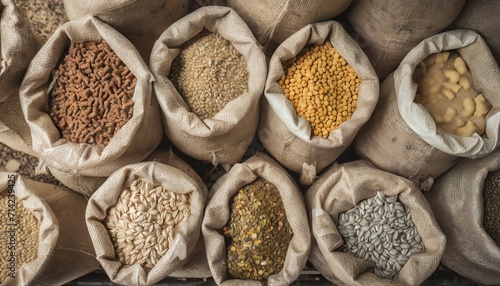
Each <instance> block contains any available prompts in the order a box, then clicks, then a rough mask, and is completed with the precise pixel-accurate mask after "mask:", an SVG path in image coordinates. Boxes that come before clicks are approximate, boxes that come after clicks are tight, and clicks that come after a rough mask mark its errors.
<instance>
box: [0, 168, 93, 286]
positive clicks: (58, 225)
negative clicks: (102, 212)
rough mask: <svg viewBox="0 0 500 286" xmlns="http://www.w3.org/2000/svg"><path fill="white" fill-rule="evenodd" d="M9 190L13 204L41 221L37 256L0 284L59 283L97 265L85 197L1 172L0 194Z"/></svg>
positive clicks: (83, 273) (65, 281)
mask: <svg viewBox="0 0 500 286" xmlns="http://www.w3.org/2000/svg"><path fill="white" fill-rule="evenodd" d="M11 190H13V194H14V195H15V196H16V204H21V203H22V204H23V205H24V207H25V208H27V209H28V210H29V211H31V213H32V214H33V215H34V216H35V217H36V219H37V220H38V221H39V222H40V231H39V235H38V236H39V240H38V250H37V258H35V259H34V260H32V261H31V262H28V263H26V264H24V265H23V266H22V267H21V268H20V269H18V270H16V273H15V278H12V277H8V278H7V279H6V280H5V281H3V283H2V282H1V281H0V285H2V286H6V285H62V284H64V283H68V282H70V281H72V280H74V279H77V278H78V277H81V276H83V275H85V274H88V273H90V272H92V271H94V270H97V269H98V268H99V263H98V261H97V260H96V256H95V252H94V249H93V247H92V243H91V240H90V236H89V234H88V232H87V229H86V226H85V208H86V205H87V201H86V200H85V198H83V197H82V196H81V195H79V194H76V193H74V192H72V191H70V190H68V189H66V188H63V187H58V186H54V185H50V184H44V183H39V182H35V181H31V180H29V179H25V178H22V177H21V176H19V175H18V174H14V173H0V193H3V192H9V191H11ZM1 207H2V208H4V207H7V206H1ZM21 243H22V242H21Z"/></svg>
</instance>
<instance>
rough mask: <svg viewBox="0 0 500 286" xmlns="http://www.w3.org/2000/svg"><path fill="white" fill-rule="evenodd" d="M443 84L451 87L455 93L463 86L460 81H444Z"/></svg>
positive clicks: (448, 87)
mask: <svg viewBox="0 0 500 286" xmlns="http://www.w3.org/2000/svg"><path fill="white" fill-rule="evenodd" d="M443 86H444V87H446V88H447V89H451V90H452V91H453V92H454V93H458V92H459V91H460V89H461V88H462V86H461V85H460V84H458V83H451V82H443Z"/></svg>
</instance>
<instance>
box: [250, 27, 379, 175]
mask: <svg viewBox="0 0 500 286" xmlns="http://www.w3.org/2000/svg"><path fill="white" fill-rule="evenodd" d="M378 89H379V82H378V78H377V75H376V73H375V71H374V70H373V67H372V66H371V64H370V61H369V60H368V58H367V57H366V55H365V54H364V53H363V51H362V50H361V48H360V47H359V46H358V45H357V44H356V42H354V40H353V39H352V38H351V37H350V36H349V35H348V34H347V33H346V32H345V30H344V29H343V28H342V26H341V25H340V24H339V23H337V22H333V21H330V22H323V23H317V24H312V25H308V26H307V27H304V28H303V29H301V30H300V31H298V32H297V33H295V34H294V35H293V36H292V37H290V38H288V39H287V40H286V41H285V42H283V43H282V44H281V45H280V46H279V47H278V49H277V50H276V51H275V52H274V54H273V56H272V58H271V62H270V64H269V74H268V77H267V82H266V88H265V99H264V100H263V102H262V104H261V109H262V110H261V119H260V125H259V129H258V136H259V139H260V140H261V141H262V144H263V145H264V147H265V148H266V150H268V151H269V153H270V154H271V155H272V156H273V157H274V158H275V159H276V160H277V161H278V162H280V163H281V164H282V165H283V166H285V167H287V168H288V169H290V170H292V171H294V172H297V173H300V174H301V183H302V184H311V183H312V182H313V181H314V180H315V178H316V172H320V171H321V170H322V169H323V168H325V167H326V166H328V165H329V164H331V163H332V162H333V161H335V159H337V157H339V156H340V154H342V152H344V151H345V150H346V149H347V148H348V147H349V145H350V144H351V142H352V141H353V139H354V137H355V136H356V133H357V132H358V130H359V128H360V127H361V126H362V125H363V124H364V123H365V122H366V121H367V120H368V119H369V118H370V116H371V114H372V112H373V110H374V108H375V105H376V104H377V100H378Z"/></svg>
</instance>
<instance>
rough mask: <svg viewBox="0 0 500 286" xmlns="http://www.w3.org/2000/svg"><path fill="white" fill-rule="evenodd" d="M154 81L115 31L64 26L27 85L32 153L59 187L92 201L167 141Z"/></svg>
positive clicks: (92, 21) (89, 24) (86, 24)
mask: <svg viewBox="0 0 500 286" xmlns="http://www.w3.org/2000/svg"><path fill="white" fill-rule="evenodd" d="M152 81H153V77H152V75H151V73H150V72H149V70H148V68H147V66H146V64H145V63H144V61H143V60H142V59H141V57H140V55H139V53H138V52H137V50H136V49H135V48H134V47H133V45H132V44H131V43H130V42H129V41H128V40H127V39H126V38H125V37H124V36H122V35H121V34H119V33H118V32H117V31H116V30H114V29H113V28H112V27H111V26H109V25H107V24H105V23H103V22H102V21H100V20H98V19H96V18H93V17H88V18H85V19H80V20H75V21H70V22H67V23H65V24H63V25H62V26H60V27H59V28H58V29H57V30H56V31H55V32H54V34H53V35H52V36H51V37H50V38H49V39H48V41H47V42H46V44H45V45H44V46H43V47H42V48H41V50H40V51H39V53H38V54H37V55H36V56H35V58H34V59H33V61H32V63H31V65H30V67H29V69H28V71H27V73H26V76H25V78H24V81H23V84H22V86H21V92H20V96H21V105H22V108H23V113H24V117H25V119H26V121H27V122H28V125H29V127H30V129H31V137H32V144H33V149H34V150H35V151H36V152H37V153H38V154H39V155H40V159H41V160H42V161H43V162H44V164H45V165H46V166H47V167H48V168H49V170H50V171H51V173H52V174H53V175H54V176H55V177H56V178H57V179H58V180H59V181H61V182H62V183H63V184H64V185H66V186H68V187H69V188H71V189H73V190H74V191H77V192H80V193H82V194H84V195H86V196H90V195H91V194H92V193H93V192H94V191H95V190H96V189H97V188H98V187H99V185H100V184H102V182H103V181H104V180H105V179H106V177H107V176H109V175H111V173H113V172H114V171H115V170H117V169H118V168H120V167H122V166H124V165H127V164H131V163H136V162H139V161H141V160H143V159H144V158H146V157H147V156H148V155H149V154H150V153H151V152H153V151H154V149H155V148H156V147H157V146H158V144H159V143H160V141H161V139H162V137H163V132H162V126H161V117H160V108H159V106H158V103H157V101H156V97H154V96H153V91H152V86H151V85H152Z"/></svg>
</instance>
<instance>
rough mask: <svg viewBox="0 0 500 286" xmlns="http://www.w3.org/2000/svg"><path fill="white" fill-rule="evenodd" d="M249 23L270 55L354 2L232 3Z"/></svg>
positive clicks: (275, 0) (262, 0) (283, 0)
mask: <svg viewBox="0 0 500 286" xmlns="http://www.w3.org/2000/svg"><path fill="white" fill-rule="evenodd" d="M227 2H228V5H229V6H230V7H232V8H233V9H234V10H236V12H238V14H240V15H241V17H242V18H243V20H245V22H246V23H247V24H248V26H249V27H250V29H251V30H252V31H253V33H254V34H255V37H256V38H257V40H258V41H259V42H260V43H261V44H262V45H264V46H267V48H266V50H267V52H268V53H269V55H271V54H272V52H273V51H274V49H276V47H277V46H278V45H279V44H281V43H282V42H283V41H284V40H286V39H287V38H288V37H290V36H291V35H293V34H294V33H295V32H297V31H298V30H300V29H302V28H303V27H305V26H306V25H308V24H312V23H315V22H319V21H326V20H330V19H332V18H333V17H336V16H337V15H340V13H342V12H343V11H344V10H345V9H346V8H347V7H348V6H349V4H351V0H335V1H324V0H322V1H297V0H272V1H269V0H258V1H255V0H254V1H241V0H228V1H227Z"/></svg>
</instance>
